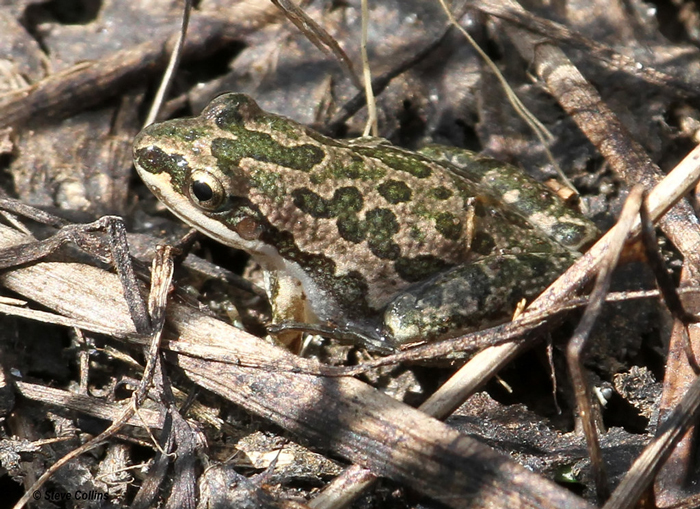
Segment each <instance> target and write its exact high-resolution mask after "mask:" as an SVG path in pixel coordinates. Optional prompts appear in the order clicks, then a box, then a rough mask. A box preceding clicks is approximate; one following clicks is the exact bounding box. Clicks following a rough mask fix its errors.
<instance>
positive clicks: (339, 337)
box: [267, 321, 396, 355]
mask: <svg viewBox="0 0 700 509" xmlns="http://www.w3.org/2000/svg"><path fill="white" fill-rule="evenodd" d="M287 331H296V332H307V333H309V334H316V335H319V336H323V337H326V338H331V339H335V340H336V341H339V342H341V343H345V344H351V345H358V346H362V347H364V348H366V349H367V350H368V351H370V352H373V353H377V354H380V355H389V354H392V353H395V352H396V349H395V348H393V346H391V345H390V343H388V342H387V341H386V340H385V339H384V338H381V337H380V336H378V335H377V336H373V335H371V334H368V333H367V331H366V330H364V329H360V328H358V327H353V326H352V325H346V326H338V325H335V324H331V323H313V324H311V323H301V322H290V321H285V322H281V323H276V324H272V325H268V326H267V332H268V333H269V334H273V335H278V334H279V333H281V332H287Z"/></svg>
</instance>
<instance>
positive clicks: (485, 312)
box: [383, 253, 574, 345]
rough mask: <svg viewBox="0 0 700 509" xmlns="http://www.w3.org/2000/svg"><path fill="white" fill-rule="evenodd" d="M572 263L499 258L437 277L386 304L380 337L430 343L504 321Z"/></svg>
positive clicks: (557, 257) (547, 257)
mask: <svg viewBox="0 0 700 509" xmlns="http://www.w3.org/2000/svg"><path fill="white" fill-rule="evenodd" d="M573 260H574V255H572V254H568V253H559V254H552V253H546V254H545V253H528V254H506V255H503V254H498V255H492V256H486V257H484V258H481V259H479V260H476V261H474V262H471V263H468V264H465V265H460V266H457V267H454V268H452V269H450V270H448V271H445V272H441V273H439V274H437V275H435V276H434V277H432V278H431V279H429V280H427V281H424V282H421V283H420V284H417V285H415V286H413V287H411V288H409V289H408V290H407V291H406V292H404V293H402V294H400V295H399V296H397V297H396V298H395V299H394V300H393V301H391V302H390V303H389V304H388V305H387V307H386V310H385V312H384V317H383V334H384V336H385V337H386V339H387V340H388V341H393V342H394V343H395V345H400V344H406V343H413V342H416V341H433V340H436V339H443V338H446V337H455V336H457V335H459V334H462V333H466V332H470V331H474V330H477V329H483V328H485V327H488V326H491V325H495V324H497V323H502V322H504V321H506V320H508V319H509V318H510V317H511V316H512V313H513V311H514V310H515V307H516V305H517V304H518V302H519V301H520V300H522V299H532V298H533V297H535V296H537V295H538V294H539V293H540V292H541V291H542V290H543V289H544V288H546V287H547V286H548V285H549V284H550V283H551V282H552V281H554V279H556V278H557V276H558V275H559V274H561V273H562V272H563V271H564V270H565V269H566V268H567V267H568V266H569V265H571V263H572V262H573Z"/></svg>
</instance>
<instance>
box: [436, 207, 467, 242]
mask: <svg viewBox="0 0 700 509" xmlns="http://www.w3.org/2000/svg"><path fill="white" fill-rule="evenodd" d="M435 228H436V229H437V231H439V232H440V234H441V235H442V236H443V237H445V238H446V239H450V240H458V239H459V238H460V237H461V235H462V222H461V221H460V220H459V219H457V216H455V215H454V214H452V213H451V212H440V213H438V214H436V215H435Z"/></svg>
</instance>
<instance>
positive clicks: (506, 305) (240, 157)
mask: <svg viewBox="0 0 700 509" xmlns="http://www.w3.org/2000/svg"><path fill="white" fill-rule="evenodd" d="M134 160H135V163H136V168H137V170H138V172H139V174H140V175H141V177H142V179H143V180H144V182H145V183H146V185H147V186H148V187H149V188H150V189H151V190H152V191H153V193H155V195H156V196H157V197H158V198H159V199H160V200H161V201H162V202H163V203H164V204H165V205H166V206H167V207H168V208H169V209H170V210H171V211H172V212H173V213H174V214H175V215H177V216H178V217H180V218H181V219H182V220H183V221H185V222H186V223H189V224H190V225H192V226H193V227H195V228H197V229H198V230H200V231H202V232H203V233H205V234H206V235H208V236H210V237H212V238H214V239H216V240H218V241H219V242H222V243H224V244H227V245H229V246H233V247H235V248H238V249H242V250H244V251H246V252H248V253H249V254H250V255H251V256H252V257H253V258H254V259H255V260H256V261H257V262H258V263H259V264H260V265H261V266H262V267H263V269H264V270H265V273H266V276H267V278H266V279H267V287H268V288H267V290H268V294H269V297H270V300H271V303H272V306H273V320H274V321H275V322H276V323H285V322H301V323H308V324H314V323H319V322H321V323H326V324H333V325H336V326H338V327H340V328H342V329H343V330H346V331H355V332H357V334H358V337H360V336H361V337H364V338H367V341H368V342H369V343H370V344H373V345H374V346H375V347H377V348H383V349H387V348H388V349H391V348H393V347H396V346H397V345H400V344H404V343H409V342H413V341H419V340H434V339H439V338H445V337H450V336H456V335H457V334H459V333H462V332H466V331H470V330H475V329H478V328H484V327H486V326H489V325H493V324H495V323H498V322H502V321H504V320H506V319H507V318H508V317H509V316H510V314H511V313H512V311H513V309H514V307H515V305H516V304H517V302H518V301H519V300H521V299H522V298H532V297H534V296H535V295H537V294H538V293H539V292H541V291H542V289H544V288H545V287H546V286H547V285H548V284H549V283H550V282H551V281H553V280H554V279H555V278H556V276H557V275H558V274H560V273H561V272H562V271H563V270H564V269H566V267H568V266H569V265H570V264H571V263H572V261H573V260H574V259H575V258H576V256H577V253H576V251H577V249H579V248H580V247H582V246H584V245H585V244H587V243H589V242H590V241H591V240H592V238H593V236H594V235H595V232H596V231H595V228H594V227H593V226H592V225H591V224H590V223H589V222H588V221H587V220H586V219H585V218H583V217H581V216H579V215H578V214H576V213H575V212H573V211H571V210H569V209H568V208H567V207H566V206H564V204H563V203H561V202H560V201H559V199H558V198H557V197H556V196H555V195H554V194H553V193H552V192H550V191H549V190H548V189H547V188H546V187H544V186H543V185H542V184H539V183H538V182H536V181H535V180H533V179H531V178H530V177H528V176H526V175H524V174H523V173H521V172H520V171H519V170H517V169H515V168H513V167H511V166H508V165H505V164H503V163H501V162H498V161H495V160H493V159H488V158H484V157H480V156H478V155H476V154H474V153H471V152H468V151H464V150H459V149H448V148H446V147H440V146H431V147H428V148H426V149H424V150H422V151H421V152H419V153H415V152H410V151H407V150H403V149H401V148H397V147H394V146H392V145H391V144H389V143H388V142H386V141H384V140H378V139H376V138H361V139H357V140H352V141H340V140H334V139H331V138H327V137H325V136H322V135H321V134H319V133H317V132H315V131H313V130H311V129H309V128H307V127H305V126H303V125H300V124H297V123H295V122H293V121H291V120H289V119H286V118H283V117H279V116H277V115H273V114H270V113H266V112H264V111H262V110H261V109H260V108H259V107H258V105H257V104H256V103H255V102H254V101H253V100H252V99H251V98H249V97H248V96H245V95H241V94H227V95H223V96H220V97H218V98H217V99H215V100H214V101H213V102H212V103H211V104H209V106H207V108H206V109H205V110H204V111H203V112H202V114H201V115H200V116H199V117H196V118H189V119H178V120H170V121H167V122H163V123H161V124H155V125H152V126H150V127H148V128H146V129H144V131H143V132H141V134H139V135H138V137H137V138H136V141H135V143H134Z"/></svg>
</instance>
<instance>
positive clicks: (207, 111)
mask: <svg viewBox="0 0 700 509" xmlns="http://www.w3.org/2000/svg"><path fill="white" fill-rule="evenodd" d="M262 113H263V111H262V110H261V109H260V106H258V104H257V103H256V102H255V101H254V100H253V99H251V98H250V97H248V96H247V95H244V94H224V95H220V96H219V97H217V98H216V99H214V100H213V101H212V102H210V103H209V105H208V106H207V107H206V108H204V111H202V116H203V117H205V118H208V119H211V118H213V119H214V121H215V122H216V125H218V126H219V127H220V128H221V129H223V130H225V131H228V130H229V129H230V128H232V127H240V126H243V124H244V123H245V121H246V120H248V119H251V118H255V117H256V116H259V115H261V114H262Z"/></svg>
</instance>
